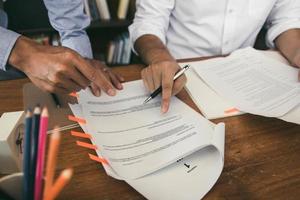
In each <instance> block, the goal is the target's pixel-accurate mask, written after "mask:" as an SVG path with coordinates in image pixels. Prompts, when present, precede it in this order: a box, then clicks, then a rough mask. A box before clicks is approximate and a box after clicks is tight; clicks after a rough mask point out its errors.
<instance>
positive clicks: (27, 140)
mask: <svg viewBox="0 0 300 200" xmlns="http://www.w3.org/2000/svg"><path fill="white" fill-rule="evenodd" d="M31 129H32V113H31V111H30V110H28V111H27V112H26V118H25V135H24V151H23V152H24V153H23V155H24V156H23V173H24V177H23V199H24V200H31V199H30V194H31V193H32V190H31V187H30V163H31V162H30V160H31Z"/></svg>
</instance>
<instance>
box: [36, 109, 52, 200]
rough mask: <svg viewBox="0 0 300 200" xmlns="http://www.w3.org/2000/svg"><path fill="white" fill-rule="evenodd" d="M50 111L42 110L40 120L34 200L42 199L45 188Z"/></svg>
mask: <svg viewBox="0 0 300 200" xmlns="http://www.w3.org/2000/svg"><path fill="white" fill-rule="evenodd" d="M48 115H49V114H48V109H47V108H46V107H45V108H43V110H42V114H41V119H40V129H39V141H38V152H37V163H36V173H35V182H34V199H35V200H40V199H41V198H42V188H43V181H42V180H43V168H44V159H45V148H46V138H47V137H46V136H47V128H48Z"/></svg>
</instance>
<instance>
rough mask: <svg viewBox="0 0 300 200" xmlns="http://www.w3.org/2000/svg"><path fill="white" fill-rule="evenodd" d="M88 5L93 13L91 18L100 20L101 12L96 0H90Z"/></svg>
mask: <svg viewBox="0 0 300 200" xmlns="http://www.w3.org/2000/svg"><path fill="white" fill-rule="evenodd" d="M88 6H89V10H90V14H91V20H92V21H95V20H99V19H100V13H99V12H98V8H97V4H96V0H88Z"/></svg>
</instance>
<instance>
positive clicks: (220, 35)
mask: <svg viewBox="0 0 300 200" xmlns="http://www.w3.org/2000/svg"><path fill="white" fill-rule="evenodd" d="M136 7H137V12H136V14H135V18H134V22H133V24H132V25H131V26H130V27H129V31H130V37H131V42H132V45H133V44H134V42H135V41H136V40H137V39H138V38H139V37H141V36H142V35H144V34H153V35H155V36H157V37H159V38H160V40H161V41H162V42H163V43H164V44H165V45H166V46H167V48H168V49H169V51H170V53H171V54H172V55H173V56H174V57H175V58H176V59H179V58H190V57H199V56H210V55H224V54H228V53H230V52H232V51H234V50H236V49H239V48H244V47H247V46H253V45H254V42H255V39H256V37H257V35H258V32H259V31H260V29H261V28H262V27H263V25H264V24H265V25H266V27H267V28H268V32H267V36H266V42H267V45H268V46H269V47H271V48H273V47H274V39H275V38H276V37H277V36H279V35H280V34H281V33H282V32H284V31H286V30H288V29H291V28H300V0H137V3H136Z"/></svg>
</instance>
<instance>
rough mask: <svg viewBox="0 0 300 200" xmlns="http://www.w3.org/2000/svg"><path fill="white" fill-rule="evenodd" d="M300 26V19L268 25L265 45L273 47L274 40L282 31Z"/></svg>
mask: <svg viewBox="0 0 300 200" xmlns="http://www.w3.org/2000/svg"><path fill="white" fill-rule="evenodd" d="M295 28H300V19H296V20H291V21H286V22H284V23H280V24H276V25H273V26H271V27H269V29H268V32H267V35H266V43H267V46H268V47H270V48H272V49H274V48H275V43H274V40H275V39H276V38H277V37H278V36H279V35H280V34H281V33H283V32H285V31H287V30H289V29H295Z"/></svg>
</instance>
